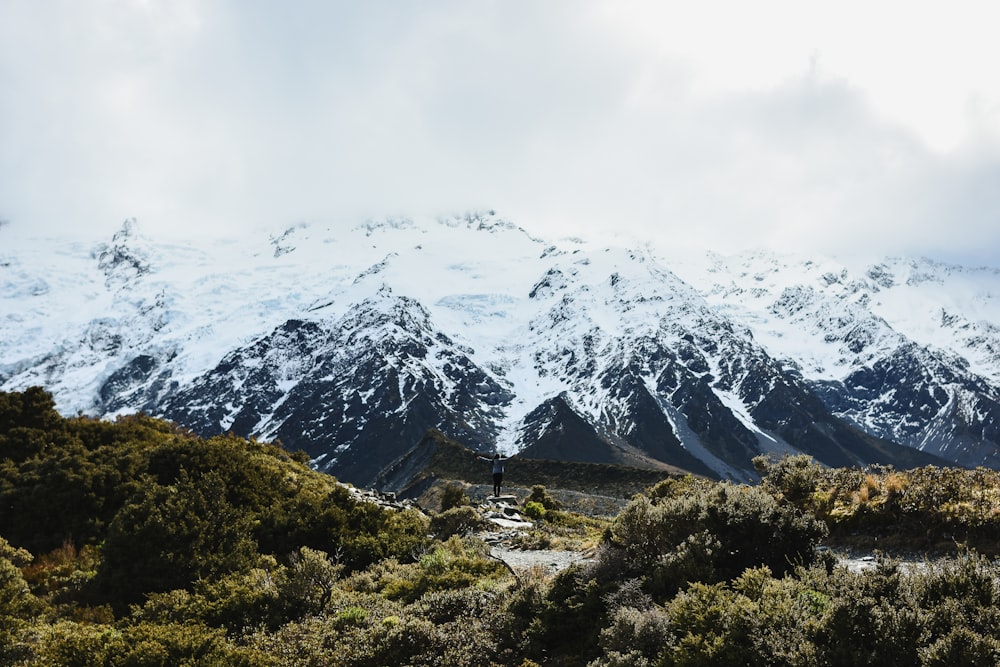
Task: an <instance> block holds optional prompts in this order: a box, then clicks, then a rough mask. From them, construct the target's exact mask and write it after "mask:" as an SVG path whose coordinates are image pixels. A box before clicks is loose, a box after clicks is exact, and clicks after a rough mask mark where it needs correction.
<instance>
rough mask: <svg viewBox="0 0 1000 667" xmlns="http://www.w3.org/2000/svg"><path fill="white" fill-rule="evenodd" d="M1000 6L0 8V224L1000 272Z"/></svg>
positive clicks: (173, 2)
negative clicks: (326, 227)
mask: <svg viewBox="0 0 1000 667" xmlns="http://www.w3.org/2000/svg"><path fill="white" fill-rule="evenodd" d="M993 7H1000V5H998V4H997V3H996V2H995V1H994V0H985V1H982V2H974V1H966V0H949V2H947V3H945V2H927V3H923V2H913V1H912V0H910V1H909V2H879V1H878V0H866V1H864V2H854V1H853V0H838V2H823V3H818V2H809V1H807V0H790V1H788V2H783V1H771V0H755V1H754V2H746V1H745V0H734V1H731V2H721V1H711V0H701V1H699V2H688V1H685V2H668V1H649V2H640V1H636V2H631V1H627V0H607V1H602V2H595V1H586V0H566V1H560V0H532V1H530V2H529V1H521V0H496V1H493V2H490V1H476V0H455V1H450V0H449V1H438V2H435V1H433V0H419V1H412V2H408V1H398V2H376V1H374V0H357V1H354V2H333V1H320V0H317V1H315V2H293V1H289V2H274V1H268V2H264V1H262V0H163V1H162V2H158V1H154V0H148V1H140V0H65V1H59V0H0V219H6V220H8V221H10V223H11V225H12V226H14V225H16V226H18V227H24V226H28V225H30V226H32V227H35V228H38V229H43V228H44V229H46V230H53V231H58V232H62V231H63V230H66V229H68V228H72V227H76V228H87V229H92V230H107V233H110V232H112V231H113V230H115V229H117V228H118V227H119V226H120V225H121V222H122V220H124V219H125V218H127V217H136V218H138V219H139V221H140V225H141V226H142V227H143V228H144V229H146V230H147V231H149V232H152V233H162V234H182V235H188V236H191V237H192V238H198V237H202V236H206V235H209V234H212V233H233V232H239V231H240V230H250V229H259V228H261V227H276V226H278V225H282V224H285V223H291V222H296V221H301V220H322V221H331V220H332V221H343V222H344V223H345V224H348V223H351V222H357V221H360V220H363V219H365V218H367V217H384V216H388V215H410V216H424V215H444V214H450V213H455V212H462V211H465V210H468V209H476V208H492V209H495V210H496V211H497V212H498V213H499V214H501V215H502V216H504V217H507V218H508V219H511V220H513V221H514V222H516V223H518V224H520V225H522V226H524V227H526V228H528V229H529V230H530V231H535V232H536V233H539V234H566V233H570V234H571V233H579V234H584V235H589V234H595V233H598V232H600V231H602V230H619V231H621V230H624V231H627V232H630V233H635V234H638V235H640V236H647V237H660V238H666V239H669V240H671V241H672V242H676V243H678V244H682V245H695V246H704V247H711V248H714V249H717V250H720V251H722V252H730V251H735V250H738V249H740V248H743V247H770V248H774V249H776V250H781V251H784V250H809V249H815V248H818V249H820V250H826V251H829V252H833V253H849V252H856V251H868V250H871V251H873V252H875V253H879V254H910V253H913V254H923V255H927V256H931V257H935V258H938V259H944V260H949V261H964V262H973V263H981V264H991V265H995V266H1000V70H998V64H1000V38H998V37H997V26H1000V9H993Z"/></svg>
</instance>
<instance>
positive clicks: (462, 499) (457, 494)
mask: <svg viewBox="0 0 1000 667" xmlns="http://www.w3.org/2000/svg"><path fill="white" fill-rule="evenodd" d="M468 504H469V494H467V493H466V492H465V489H463V488H462V487H461V486H459V485H458V484H448V485H446V486H445V487H444V489H443V490H442V492H441V511H442V512H447V511H448V510H450V509H453V508H455V507H464V506H465V505H468Z"/></svg>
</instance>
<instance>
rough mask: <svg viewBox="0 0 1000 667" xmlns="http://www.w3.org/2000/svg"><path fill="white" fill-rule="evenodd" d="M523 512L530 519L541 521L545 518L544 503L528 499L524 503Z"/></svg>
mask: <svg viewBox="0 0 1000 667" xmlns="http://www.w3.org/2000/svg"><path fill="white" fill-rule="evenodd" d="M524 513H525V515H526V516H528V517H529V518H531V519H535V520H536V521H542V520H544V519H545V505H543V504H541V503H538V502H535V501H533V500H529V501H528V502H526V503H525V504H524Z"/></svg>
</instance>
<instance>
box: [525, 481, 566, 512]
mask: <svg viewBox="0 0 1000 667" xmlns="http://www.w3.org/2000/svg"><path fill="white" fill-rule="evenodd" d="M524 502H525V505H527V503H538V504H539V505H541V506H542V507H544V508H545V509H547V510H560V509H562V503H560V502H559V501H558V500H556V499H555V498H553V497H552V496H551V495H549V492H548V491H546V490H545V487H544V486H542V485H541V484H536V485H534V486H533V487H531V494H530V495H529V496H528V497H527V498H525V501H524Z"/></svg>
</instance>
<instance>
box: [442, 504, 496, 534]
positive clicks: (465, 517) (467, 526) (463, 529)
mask: <svg viewBox="0 0 1000 667" xmlns="http://www.w3.org/2000/svg"><path fill="white" fill-rule="evenodd" d="M486 524H487V522H486V521H484V520H483V519H482V517H480V516H479V513H478V512H477V511H476V510H474V509H473V508H471V507H469V506H467V505H466V506H461V507H453V508H451V509H449V510H446V511H444V512H442V513H441V514H436V515H434V516H433V517H431V522H430V531H431V534H432V535H434V537H435V539H438V540H446V539H448V538H449V537H451V536H453V535H459V536H461V535H467V534H469V533H472V532H474V531H476V530H479V529H481V528H483V527H484V526H485V525H486Z"/></svg>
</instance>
